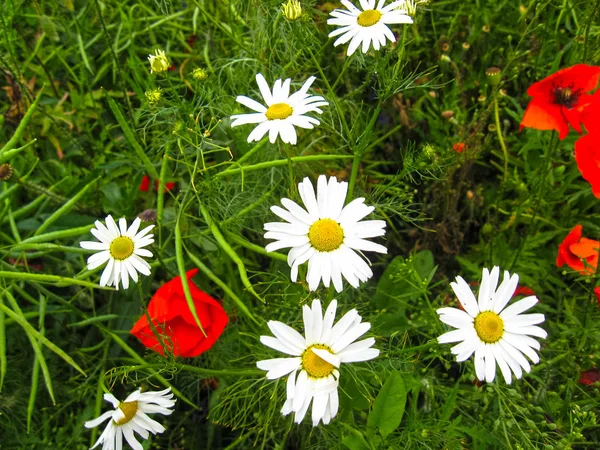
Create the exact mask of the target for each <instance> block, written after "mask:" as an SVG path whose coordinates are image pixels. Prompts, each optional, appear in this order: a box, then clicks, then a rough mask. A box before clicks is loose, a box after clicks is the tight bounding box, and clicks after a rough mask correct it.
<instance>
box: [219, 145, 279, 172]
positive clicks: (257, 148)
mask: <svg viewBox="0 0 600 450" xmlns="http://www.w3.org/2000/svg"><path fill="white" fill-rule="evenodd" d="M267 142H269V140H268V139H267V138H264V139H263V140H262V141H260V142H258V143H257V144H256V145H255V146H254V147H252V148H251V149H250V150H248V151H247V152H246V153H244V154H243V155H242V156H241V157H240V159H238V160H237V161H235V162H233V163H232V166H230V167H228V168H227V169H225V170H224V171H223V172H221V173H225V172H228V171H231V170H233V167H234V166H235V165H240V164H242V163H243V162H244V161H246V160H247V159H248V158H250V157H251V156H252V155H254V154H255V153H256V152H257V151H259V150H260V149H261V148H263V147H264V146H265V145H266V143H267Z"/></svg>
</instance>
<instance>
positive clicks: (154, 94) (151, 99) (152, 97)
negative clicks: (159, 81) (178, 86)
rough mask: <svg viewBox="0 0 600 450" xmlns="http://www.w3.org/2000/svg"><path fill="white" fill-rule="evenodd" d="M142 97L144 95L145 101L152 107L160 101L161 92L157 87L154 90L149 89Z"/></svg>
mask: <svg viewBox="0 0 600 450" xmlns="http://www.w3.org/2000/svg"><path fill="white" fill-rule="evenodd" d="M144 95H146V99H148V103H150V104H151V105H153V104H155V103H158V102H159V101H160V99H161V97H162V91H161V90H160V88H159V87H158V88H156V89H151V90H149V91H146V92H145V94H144Z"/></svg>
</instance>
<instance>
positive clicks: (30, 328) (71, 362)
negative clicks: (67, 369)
mask: <svg viewBox="0 0 600 450" xmlns="http://www.w3.org/2000/svg"><path fill="white" fill-rule="evenodd" d="M0 310H2V311H4V312H5V313H6V315H8V316H9V317H10V318H11V319H13V320H14V321H15V322H17V323H18V324H19V325H21V327H22V328H23V329H24V330H25V332H26V333H27V335H28V336H33V337H34V338H35V339H37V340H38V341H39V342H40V343H41V344H43V345H45V346H46V347H48V348H49V349H50V350H52V351H53V352H54V353H56V354H57V355H58V356H60V357H61V358H62V359H63V360H64V361H65V362H66V363H67V364H69V365H70V366H71V367H73V368H74V369H75V370H77V371H78V372H79V373H81V374H82V375H84V376H87V375H86V373H85V372H84V371H83V369H82V368H81V367H79V365H78V364H77V363H76V362H75V361H74V360H73V358H71V357H70V356H69V355H68V354H67V353H65V352H64V351H63V350H62V349H61V348H60V347H58V346H57V345H56V344H54V343H53V342H51V341H50V340H49V339H48V338H46V337H45V336H44V335H42V334H41V333H40V332H39V331H37V330H36V329H35V328H34V327H33V326H32V325H31V324H30V323H29V322H27V320H26V319H25V318H23V317H21V316H19V315H18V314H17V313H16V312H14V311H13V310H12V309H10V308H9V307H7V306H6V305H4V304H3V303H0Z"/></svg>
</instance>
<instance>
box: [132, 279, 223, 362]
mask: <svg viewBox="0 0 600 450" xmlns="http://www.w3.org/2000/svg"><path fill="white" fill-rule="evenodd" d="M197 272H198V269H193V270H190V271H188V272H187V274H186V276H187V279H188V280H189V285H190V292H191V294H192V299H193V300H194V305H195V307H196V312H197V314H198V318H199V319H200V323H201V324H202V328H203V329H204V333H206V336H205V335H204V334H203V333H202V331H201V330H200V328H198V325H197V324H196V321H195V320H194V316H193V315H192V312H191V311H190V308H189V307H188V304H187V301H186V299H185V294H184V293H183V285H182V283H181V278H180V277H175V278H173V279H172V280H171V281H169V282H167V283H165V284H163V285H162V286H161V287H160V288H159V289H158V291H156V293H155V294H154V296H153V297H152V299H151V300H150V303H149V304H148V315H149V316H150V318H151V319H152V324H153V325H154V332H156V333H158V334H159V335H160V336H161V338H162V339H161V340H162V343H163V345H164V346H165V348H166V349H167V350H168V351H170V352H173V354H174V355H175V356H183V357H186V358H190V357H193V356H198V355H200V354H201V353H204V352H205V351H206V350H208V349H210V348H211V347H212V346H213V344H214V343H215V342H216V340H217V339H218V338H219V336H221V333H223V330H224V329H225V326H226V325H227V322H228V320H229V319H228V317H227V313H225V310H224V309H223V307H222V306H221V305H220V304H219V303H218V302H217V301H216V300H215V299H213V298H211V297H210V296H209V295H208V294H205V293H204V292H202V291H201V290H200V289H198V287H197V286H196V285H195V284H194V283H193V282H192V281H191V279H192V277H193V276H194V275H196V273H197ZM154 332H153V330H152V328H151V327H150V325H149V324H148V320H147V319H146V314H144V315H143V316H142V317H140V319H139V320H138V321H137V322H136V323H135V325H134V326H133V328H132V329H131V334H133V335H134V336H135V337H137V338H138V339H139V340H140V342H141V343H142V344H144V346H146V347H147V348H149V349H151V350H154V351H156V352H158V353H160V354H161V355H164V352H163V346H162V345H161V343H160V342H159V341H158V339H157V336H156V335H155V334H154Z"/></svg>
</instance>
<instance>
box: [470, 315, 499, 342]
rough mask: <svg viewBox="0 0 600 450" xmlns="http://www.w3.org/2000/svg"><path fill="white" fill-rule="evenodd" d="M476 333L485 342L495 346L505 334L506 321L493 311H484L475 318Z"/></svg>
mask: <svg viewBox="0 0 600 450" xmlns="http://www.w3.org/2000/svg"><path fill="white" fill-rule="evenodd" d="M475 331H476V332H477V336H479V339H481V340H482V341H483V342H486V343H488V344H493V343H494V342H498V341H499V340H500V338H501V337H502V335H503V334H504V321H503V320H502V318H501V317H500V316H499V315H498V314H496V313H495V312H492V311H484V312H482V313H479V314H478V315H477V317H475Z"/></svg>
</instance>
